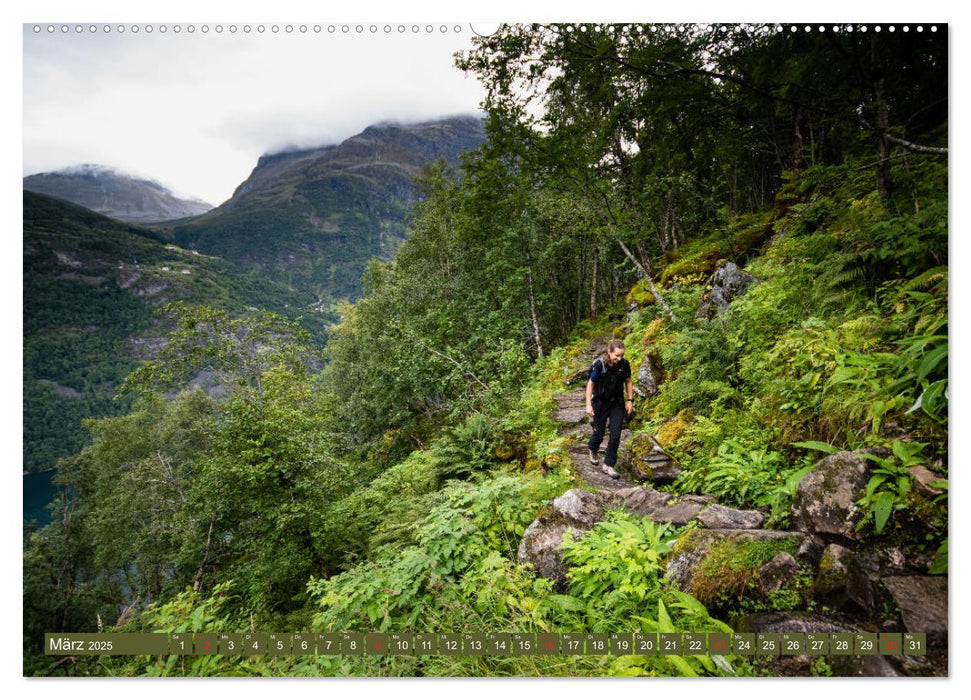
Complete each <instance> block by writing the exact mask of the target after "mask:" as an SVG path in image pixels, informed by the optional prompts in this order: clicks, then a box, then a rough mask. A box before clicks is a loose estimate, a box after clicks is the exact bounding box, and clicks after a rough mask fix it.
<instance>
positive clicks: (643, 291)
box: [625, 280, 657, 309]
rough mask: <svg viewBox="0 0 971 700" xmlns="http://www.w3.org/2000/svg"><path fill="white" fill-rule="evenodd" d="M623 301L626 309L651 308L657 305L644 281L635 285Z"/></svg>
mask: <svg viewBox="0 0 971 700" xmlns="http://www.w3.org/2000/svg"><path fill="white" fill-rule="evenodd" d="M625 300H626V302H627V307H628V308H630V307H631V305H635V306H636V307H637V308H638V309H643V308H646V307H648V306H653V305H654V304H656V303H657V299H656V298H655V296H654V295H653V294H652V293H651V291H650V288H649V287H648V284H647V281H646V280H641V281H640V282H638V283H637V284H635V285H634V288H633V289H631V290H630V291H629V292H627V296H626V298H625Z"/></svg>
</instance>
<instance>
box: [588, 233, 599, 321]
mask: <svg viewBox="0 0 971 700" xmlns="http://www.w3.org/2000/svg"><path fill="white" fill-rule="evenodd" d="M599 263H600V249H599V248H594V249H593V281H592V282H591V283H590V318H597V284H598V283H599V280H598V279H597V267H598V266H599Z"/></svg>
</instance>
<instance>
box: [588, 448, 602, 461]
mask: <svg viewBox="0 0 971 700" xmlns="http://www.w3.org/2000/svg"><path fill="white" fill-rule="evenodd" d="M587 451H588V452H589V453H590V464H594V465H596V464H600V460H599V459H598V458H597V453H596V452H594V451H593V450H587Z"/></svg>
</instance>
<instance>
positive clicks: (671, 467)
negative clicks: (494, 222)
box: [627, 433, 681, 484]
mask: <svg viewBox="0 0 971 700" xmlns="http://www.w3.org/2000/svg"><path fill="white" fill-rule="evenodd" d="M627 448H628V453H629V454H630V455H631V458H630V465H629V472H630V475H631V476H632V477H633V478H634V479H635V480H637V481H650V482H652V483H655V484H671V483H674V481H675V479H677V478H678V476H680V474H681V467H679V466H678V464H677V462H675V461H674V460H673V459H672V458H671V456H670V455H668V454H666V453H665V452H664V450H663V449H662V448H661V446H660V445H659V444H658V443H657V441H656V440H655V439H654V438H653V437H651V436H650V435H645V434H643V433H642V434H640V435H635V436H634V437H633V438H632V439H631V441H630V443H629V444H628V446H627Z"/></svg>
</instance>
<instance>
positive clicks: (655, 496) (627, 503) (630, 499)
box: [605, 486, 671, 515]
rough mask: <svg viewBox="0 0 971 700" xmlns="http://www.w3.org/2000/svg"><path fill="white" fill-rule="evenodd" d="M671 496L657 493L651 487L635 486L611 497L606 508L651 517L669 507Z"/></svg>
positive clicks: (619, 491)
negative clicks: (652, 514) (621, 509)
mask: <svg viewBox="0 0 971 700" xmlns="http://www.w3.org/2000/svg"><path fill="white" fill-rule="evenodd" d="M670 499H671V494H669V493H662V492H660V491H655V490H654V489H652V488H651V487H649V486H634V487H632V488H626V489H618V490H617V491H614V492H613V493H611V494H610V495H609V500H607V501H605V506H607V507H611V508H623V509H624V510H625V511H627V512H628V513H630V514H631V515H650V514H651V513H653V512H654V511H656V510H657V509H658V508H662V507H664V506H665V505H667V502H668V501H669V500H670Z"/></svg>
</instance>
